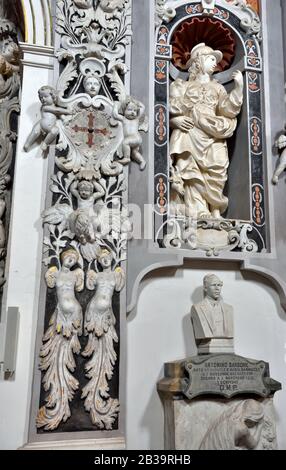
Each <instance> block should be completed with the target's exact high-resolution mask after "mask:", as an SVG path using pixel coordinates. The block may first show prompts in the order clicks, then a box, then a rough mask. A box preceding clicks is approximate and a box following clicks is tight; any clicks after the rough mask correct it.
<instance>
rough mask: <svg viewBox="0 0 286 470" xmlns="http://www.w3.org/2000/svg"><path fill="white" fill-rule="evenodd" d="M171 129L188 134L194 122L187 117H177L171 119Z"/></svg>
mask: <svg viewBox="0 0 286 470" xmlns="http://www.w3.org/2000/svg"><path fill="white" fill-rule="evenodd" d="M172 127H173V128H175V129H180V130H181V131H183V132H188V131H189V130H190V129H192V128H193V127H194V122H193V121H192V119H191V118H189V117H186V116H177V117H174V118H172Z"/></svg>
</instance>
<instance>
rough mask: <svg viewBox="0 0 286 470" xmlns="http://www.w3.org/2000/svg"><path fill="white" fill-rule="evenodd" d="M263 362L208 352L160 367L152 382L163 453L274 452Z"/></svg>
mask: <svg viewBox="0 0 286 470" xmlns="http://www.w3.org/2000/svg"><path fill="white" fill-rule="evenodd" d="M280 388H281V384H280V383H279V382H276V381H275V380H273V379H271V378H270V375H269V367H268V364H267V363H266V362H264V361H255V360H251V359H247V358H243V357H241V356H236V355H235V354H219V355H216V354H210V355H207V356H196V357H192V358H189V359H186V360H183V361H176V362H171V363H167V364H165V377H164V378H163V379H162V380H160V382H158V384H157V389H158V392H159V394H160V397H161V399H162V403H163V406H164V418H165V426H164V434H165V450H236V449H239V450H240V449H245V450H248V449H255V450H270V449H271V450H275V449H277V437H276V426H275V412H274V407H273V396H274V393H275V392H276V391H277V390H279V389H280Z"/></svg>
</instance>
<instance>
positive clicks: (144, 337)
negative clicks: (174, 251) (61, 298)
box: [127, 265, 286, 449]
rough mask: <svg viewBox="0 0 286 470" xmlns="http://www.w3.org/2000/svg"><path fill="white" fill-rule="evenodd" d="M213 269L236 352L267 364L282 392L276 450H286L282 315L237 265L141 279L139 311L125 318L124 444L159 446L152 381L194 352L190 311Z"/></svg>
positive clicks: (159, 414)
mask: <svg viewBox="0 0 286 470" xmlns="http://www.w3.org/2000/svg"><path fill="white" fill-rule="evenodd" d="M209 272H215V273H216V274H217V275H218V276H220V278H221V279H222V280H223V282H224V289H223V297H224V301H225V302H226V303H229V304H232V305H233V307H234V319H235V352H236V353H237V354H240V355H242V356H245V357H249V358H253V359H261V360H264V361H267V362H269V364H270V372H271V377H272V378H274V379H276V380H278V381H280V382H281V383H282V386H283V390H282V391H280V392H277V393H276V395H275V401H274V403H275V407H276V412H277V432H278V439H279V447H280V449H286V412H285V409H286V313H285V312H284V311H283V310H282V308H281V307H280V304H279V298H278V294H277V293H276V291H275V290H274V289H273V288H272V287H271V286H269V285H268V284H267V283H265V281H263V279H262V278H258V277H253V275H252V277H251V278H250V279H251V280H248V278H247V279H244V278H243V277H242V274H241V273H240V272H239V271H236V270H227V271H226V270H221V269H218V270H215V269H214V268H213V267H212V265H211V266H210V265H206V269H204V267H201V268H200V269H179V270H177V271H176V272H175V271H174V270H173V271H172V270H168V271H165V272H164V271H160V272H157V273H156V275H155V276H154V277H153V278H151V277H149V278H148V280H145V281H144V282H143V284H142V288H141V294H140V296H139V301H138V307H137V312H134V314H131V316H130V317H129V319H128V329H127V334H128V348H127V355H128V368H127V371H128V374H127V404H128V405H127V446H128V449H163V408H162V404H161V402H160V399H159V397H158V394H157V391H156V382H157V381H158V380H159V379H160V378H162V377H163V364H164V362H168V361H173V360H176V359H182V358H184V357H188V356H190V355H192V354H195V353H196V348H195V345H194V338H193V334H192V331H191V322H190V317H189V312H190V307H191V304H192V303H193V302H197V301H199V300H201V298H202V289H201V284H202V278H203V276H204V275H205V274H207V273H209Z"/></svg>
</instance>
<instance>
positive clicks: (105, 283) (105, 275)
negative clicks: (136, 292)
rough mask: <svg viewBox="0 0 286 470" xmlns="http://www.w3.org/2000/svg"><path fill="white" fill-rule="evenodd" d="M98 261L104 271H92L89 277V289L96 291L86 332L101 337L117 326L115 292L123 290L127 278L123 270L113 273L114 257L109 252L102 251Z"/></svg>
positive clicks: (89, 305)
mask: <svg viewBox="0 0 286 470" xmlns="http://www.w3.org/2000/svg"><path fill="white" fill-rule="evenodd" d="M98 261H99V263H100V264H101V266H102V268H103V271H102V272H99V273H96V272H95V271H90V272H89V273H88V277H87V287H88V289H94V288H95V289H96V291H95V294H94V296H93V297H92V299H91V301H90V302H89V304H88V306H87V309H86V315H85V330H86V332H89V331H95V333H96V335H97V336H99V337H100V336H102V335H103V334H104V333H106V332H107V331H108V329H109V327H110V325H114V324H115V317H114V314H113V309H112V297H113V294H114V291H117V292H119V291H120V290H121V289H122V288H123V286H124V282H125V276H124V272H123V271H122V269H121V268H117V269H116V270H115V271H112V269H111V263H112V255H111V254H110V253H109V252H108V251H107V250H103V251H102V253H101V255H100V256H99V260H98Z"/></svg>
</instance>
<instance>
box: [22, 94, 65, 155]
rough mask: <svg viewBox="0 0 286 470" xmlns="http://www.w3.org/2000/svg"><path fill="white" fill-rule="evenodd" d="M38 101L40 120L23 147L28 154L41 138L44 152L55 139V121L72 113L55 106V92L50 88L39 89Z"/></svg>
mask: <svg viewBox="0 0 286 470" xmlns="http://www.w3.org/2000/svg"><path fill="white" fill-rule="evenodd" d="M38 93H39V99H40V101H41V103H42V106H41V119H40V120H39V121H38V122H36V124H35V125H34V127H33V129H32V131H31V133H30V135H29V136H28V138H27V140H26V143H25V145H24V150H25V152H28V151H29V150H30V148H31V146H32V145H33V143H34V142H35V141H36V140H37V139H38V138H39V137H40V136H41V135H43V136H44V141H43V143H42V145H41V148H42V150H43V151H46V150H47V149H48V147H49V145H51V144H52V143H53V142H54V141H55V140H56V138H57V136H58V134H59V128H58V125H57V120H58V118H59V117H61V115H71V114H73V111H72V110H70V109H68V108H63V107H60V106H58V104H57V92H56V90H55V89H54V88H53V87H51V86H48V85H47V86H42V87H41V88H40V89H39V92H38Z"/></svg>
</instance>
